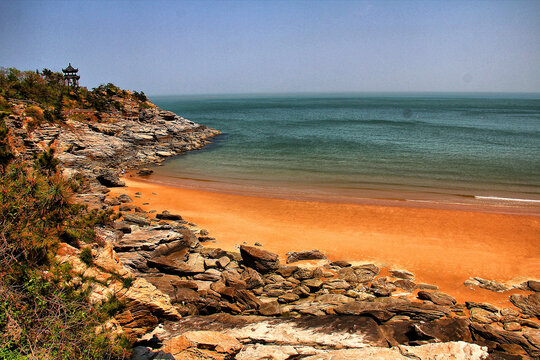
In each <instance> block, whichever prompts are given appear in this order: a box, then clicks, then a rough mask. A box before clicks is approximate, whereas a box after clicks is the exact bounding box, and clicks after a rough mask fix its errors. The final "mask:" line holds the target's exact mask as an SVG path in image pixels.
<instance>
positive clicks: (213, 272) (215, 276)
mask: <svg viewBox="0 0 540 360" xmlns="http://www.w3.org/2000/svg"><path fill="white" fill-rule="evenodd" d="M205 264H206V261H205ZM193 279H195V280H203V281H218V280H219V279H221V272H220V271H219V270H217V269H207V270H206V271H205V272H204V273H202V274H196V275H195V276H194V277H193Z"/></svg>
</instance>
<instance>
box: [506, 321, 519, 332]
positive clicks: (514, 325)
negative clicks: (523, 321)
mask: <svg viewBox="0 0 540 360" xmlns="http://www.w3.org/2000/svg"><path fill="white" fill-rule="evenodd" d="M503 328H504V330H508V331H521V325H520V324H519V323H518V322H507V323H505V324H504V326H503Z"/></svg>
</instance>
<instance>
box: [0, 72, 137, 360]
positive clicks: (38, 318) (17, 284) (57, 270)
mask: <svg viewBox="0 0 540 360" xmlns="http://www.w3.org/2000/svg"><path fill="white" fill-rule="evenodd" d="M32 74H34V75H32ZM45 74H47V75H45ZM60 80H61V79H60V78H59V77H58V73H52V72H47V73H46V72H45V71H44V75H39V74H36V73H33V72H19V71H17V70H15V69H10V70H9V71H8V72H7V73H6V72H5V71H4V72H0V84H1V89H0V93H1V94H2V97H0V107H1V110H2V111H1V112H0V334H1V335H0V358H2V359H122V358H125V354H126V349H127V348H128V347H129V342H128V341H127V340H126V339H125V338H121V337H114V336H111V335H110V334H107V333H106V332H103V331H99V329H100V326H101V325H102V324H103V323H104V322H105V321H106V320H107V319H108V318H109V317H110V316H111V315H112V314H113V313H114V312H113V311H111V309H115V308H119V306H118V303H117V300H116V299H114V298H111V299H110V301H106V302H104V303H102V304H99V305H92V304H90V302H89V301H88V288H89V287H88V286H87V284H86V283H85V281H82V282H75V281H72V278H71V275H70V271H69V269H68V268H67V267H66V265H65V264H58V263H57V262H56V261H55V260H54V253H55V249H56V247H57V246H58V245H59V244H60V243H62V242H67V243H69V244H71V245H73V246H75V247H80V246H82V245H84V244H86V243H92V242H95V234H94V230H93V229H94V227H95V226H96V225H100V224H104V223H107V222H109V221H110V220H111V215H112V214H111V213H110V212H101V211H97V210H93V211H89V210H88V209H87V208H86V206H83V205H79V204H73V203H71V202H70V197H71V195H72V194H73V193H74V192H75V191H76V190H77V189H78V187H79V186H81V181H82V180H80V179H77V178H75V179H70V180H66V179H65V178H64V177H63V176H62V175H61V173H60V170H59V169H58V168H57V165H58V160H57V159H55V157H54V151H53V150H52V149H49V150H48V151H45V152H44V153H42V154H41V155H39V156H37V157H36V158H35V159H34V161H33V162H32V161H27V162H20V161H13V159H14V155H13V151H12V149H11V147H10V141H9V140H10V139H9V137H10V134H9V132H8V130H7V128H6V126H5V118H6V116H7V115H8V114H9V112H10V110H11V108H10V105H9V103H8V102H7V101H6V98H18V99H21V100H29V101H34V102H36V103H38V104H39V105H40V106H37V105H31V106H32V107H33V108H32V107H31V108H29V109H27V115H28V113H29V112H30V113H31V114H32V115H33V117H38V116H39V115H43V114H45V115H43V117H42V120H43V121H47V119H48V117H49V116H52V117H54V119H53V120H57V119H58V118H56V115H53V114H54V112H55V111H56V112H57V110H58V108H56V110H55V108H54V107H55V106H58V102H59V101H60V102H62V103H64V102H65V100H66V96H67V97H68V98H69V97H70V96H72V94H71V95H70V92H69V90H68V89H66V88H65V87H64V86H63V85H62V84H61V83H60ZM100 91H101V90H94V91H92V92H87V93H85V91H83V90H82V89H81V93H83V94H87V95H85V96H86V99H88V98H90V97H91V96H98V95H97V94H98V93H99V92H100ZM89 94H93V95H89ZM4 96H5V97H4ZM82 99H83V98H80V99H79V100H78V101H79V104H81V103H82V101H83V100H82ZM6 104H7V105H6ZM42 107H43V108H44V109H45V111H43V110H42ZM47 109H51V112H49V113H46V111H47ZM32 111H33V112H34V113H32ZM47 114H49V115H47Z"/></svg>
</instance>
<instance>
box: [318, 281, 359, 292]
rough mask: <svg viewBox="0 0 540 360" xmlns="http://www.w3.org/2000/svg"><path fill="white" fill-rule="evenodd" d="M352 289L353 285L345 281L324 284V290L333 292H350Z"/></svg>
mask: <svg viewBox="0 0 540 360" xmlns="http://www.w3.org/2000/svg"><path fill="white" fill-rule="evenodd" d="M351 287H352V285H351V284H349V283H348V282H346V281H343V280H330V281H327V282H325V283H324V284H323V288H324V289H332V290H349V289H350V288H351Z"/></svg>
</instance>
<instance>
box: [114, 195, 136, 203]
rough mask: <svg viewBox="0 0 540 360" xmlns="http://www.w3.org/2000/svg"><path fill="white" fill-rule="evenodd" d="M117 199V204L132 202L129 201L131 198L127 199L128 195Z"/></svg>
mask: <svg viewBox="0 0 540 360" xmlns="http://www.w3.org/2000/svg"><path fill="white" fill-rule="evenodd" d="M117 199H118V201H119V202H121V203H123V204H125V203H130V202H133V200H131V198H130V197H129V195H128V194H121V195H118V197H117Z"/></svg>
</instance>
